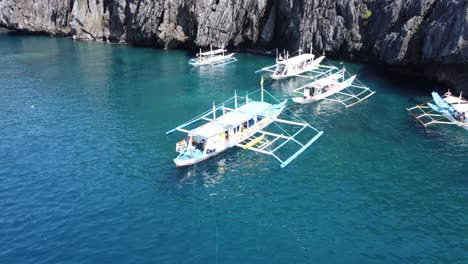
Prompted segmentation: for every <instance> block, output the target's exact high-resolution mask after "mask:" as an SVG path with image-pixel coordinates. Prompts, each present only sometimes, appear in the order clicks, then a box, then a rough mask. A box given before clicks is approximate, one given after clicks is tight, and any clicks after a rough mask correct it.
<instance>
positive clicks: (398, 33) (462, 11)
mask: <svg viewBox="0 0 468 264" xmlns="http://www.w3.org/2000/svg"><path fill="white" fill-rule="evenodd" d="M0 26H3V27H7V28H10V29H17V30H22V31H27V32H43V33H47V34H51V35H66V36H73V37H74V38H77V39H88V40H103V41H110V42H120V43H135V44H137V45H147V46H156V47H164V48H182V47H195V46H208V45H209V44H211V43H212V44H213V45H215V46H222V45H224V46H230V47H240V48H256V49H271V48H274V47H279V48H287V49H289V50H297V49H299V48H302V49H304V50H308V49H310V48H311V47H313V48H314V49H315V50H318V51H320V52H322V51H325V52H327V53H328V54H332V55H334V56H338V57H345V58H351V59H359V60H370V61H374V62H379V63H384V64H388V65H395V66H397V65H398V68H401V65H407V66H408V67H405V69H418V71H420V72H421V73H422V74H426V75H428V76H430V77H437V78H439V79H448V80H451V81H452V82H457V83H464V82H466V83H467V84H468V77H467V76H466V74H467V72H468V67H467V65H468V0H392V1H388V0H67V1H59V0H48V1H45V0H32V1H31V0H0Z"/></svg>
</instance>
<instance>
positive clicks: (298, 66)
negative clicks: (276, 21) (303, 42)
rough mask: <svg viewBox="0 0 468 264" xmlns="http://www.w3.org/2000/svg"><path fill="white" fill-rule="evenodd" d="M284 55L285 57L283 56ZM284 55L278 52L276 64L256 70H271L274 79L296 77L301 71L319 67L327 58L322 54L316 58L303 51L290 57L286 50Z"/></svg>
mask: <svg viewBox="0 0 468 264" xmlns="http://www.w3.org/2000/svg"><path fill="white" fill-rule="evenodd" d="M283 56H284V57H283ZM283 56H281V54H278V51H277V52H276V64H274V65H271V66H267V67H264V68H262V69H260V70H258V71H256V72H270V73H271V75H270V77H271V78H272V79H273V80H280V79H284V78H288V77H294V76H297V75H299V74H301V73H305V72H308V71H311V70H313V69H315V68H317V67H318V65H319V64H320V62H322V60H323V59H324V58H325V57H324V56H321V57H319V58H317V59H314V58H315V56H314V55H313V54H312V52H311V53H303V54H302V53H301V51H300V50H299V55H297V56H295V57H291V58H290V57H289V53H288V52H284V54H283Z"/></svg>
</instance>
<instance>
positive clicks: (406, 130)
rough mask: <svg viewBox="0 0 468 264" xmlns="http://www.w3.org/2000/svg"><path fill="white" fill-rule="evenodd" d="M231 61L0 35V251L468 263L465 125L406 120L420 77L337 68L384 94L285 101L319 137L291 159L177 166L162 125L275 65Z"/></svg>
mask: <svg viewBox="0 0 468 264" xmlns="http://www.w3.org/2000/svg"><path fill="white" fill-rule="evenodd" d="M237 58H238V60H239V61H238V62H237V63H234V64H230V65H227V66H225V67H220V68H216V69H201V70H193V69H191V68H189V67H188V65H187V60H188V59H189V54H187V53H186V52H182V51H162V50H153V49H142V48H132V47H126V46H115V45H108V44H104V43H88V42H74V41H71V40H67V39H54V38H48V37H25V36H8V35H0V94H1V96H0V133H1V137H0V212H1V213H0V263H377V262H378V263H399V262H403V263H420V262H423V263H468V253H467V252H468V207H467V202H468V167H467V165H468V164H467V162H468V133H467V132H466V131H464V130H462V129H459V128H456V127H435V128H432V129H427V130H426V129H424V128H422V127H421V126H420V125H418V124H417V123H416V122H415V121H414V120H412V118H411V117H410V116H409V115H408V114H407V113H406V111H405V107H409V106H412V105H414V104H416V103H419V102H423V101H425V100H428V99H429V95H430V91H431V90H432V89H436V90H438V91H444V90H445V89H444V88H443V87H440V86H437V85H433V84H432V85H431V84H430V83H429V84H428V83H426V82H424V81H422V80H418V79H416V78H412V79H411V80H409V79H408V80H405V79H401V78H399V79H392V78H390V77H389V76H382V75H381V74H379V73H378V72H376V71H375V70H374V69H372V68H371V67H366V66H364V65H356V64H347V68H348V70H349V71H352V72H355V73H358V74H359V78H360V80H361V81H363V82H364V83H365V84H367V85H368V86H370V87H372V88H373V89H375V90H376V91H377V93H376V94H375V95H374V96H373V97H371V98H370V99H369V100H367V101H366V102H364V103H362V104H359V105H357V106H354V107H352V108H349V109H344V108H343V107H341V106H340V105H337V104H334V103H331V102H322V103H318V104H311V105H305V106H300V107H299V106H294V105H292V106H291V107H292V108H293V110H294V111H295V112H296V113H297V114H299V115H300V116H301V117H303V118H304V119H305V120H307V121H308V122H310V123H311V124H313V125H314V126H315V127H317V128H318V129H320V130H323V131H324V132H325V134H324V135H323V136H322V137H321V138H320V139H319V140H318V141H317V142H316V143H315V144H313V145H312V147H311V148H309V149H308V150H307V151H306V152H304V153H303V155H301V156H300V157H299V158H298V159H296V160H295V161H294V162H293V163H291V164H290V165H289V166H288V167H286V168H284V169H280V168H279V164H278V163H277V162H276V161H275V160H273V159H272V158H270V157H265V156H262V155H258V154H256V153H253V152H250V151H243V150H241V149H233V150H230V151H227V152H226V153H224V154H222V155H220V156H218V157H216V158H214V159H211V160H209V161H207V162H204V163H202V164H200V165H198V166H197V167H196V168H194V167H192V168H189V169H178V168H175V167H174V164H173V162H172V159H173V158H174V157H175V156H176V152H175V143H176V142H177V141H178V140H179V139H181V138H183V137H184V135H181V134H176V135H170V136H165V135H164V132H166V131H167V130H169V129H171V128H173V127H175V126H176V125H178V124H179V123H181V122H183V121H185V120H187V119H189V118H191V117H192V116H194V115H196V114H197V113H199V112H202V111H204V110H206V109H208V108H210V106H211V104H212V101H213V100H216V101H222V100H224V99H227V98H228V97H230V96H232V94H233V91H234V89H236V90H237V92H238V93H245V91H252V90H254V89H257V88H258V83H259V80H258V79H259V77H258V75H255V74H253V72H254V71H255V70H257V69H259V68H261V67H262V66H264V65H268V64H271V63H272V61H273V58H271V57H263V56H254V55H249V54H238V55H237ZM295 82H296V81H295V80H289V81H284V82H279V83H274V84H272V83H268V84H267V85H266V89H267V90H268V91H270V92H271V93H273V94H275V95H277V96H278V97H280V98H288V97H289V94H290V90H291V87H293V86H294V85H295V84H296V83H295Z"/></svg>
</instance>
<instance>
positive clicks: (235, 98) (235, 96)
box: [234, 90, 237, 109]
mask: <svg viewBox="0 0 468 264" xmlns="http://www.w3.org/2000/svg"><path fill="white" fill-rule="evenodd" d="M234 109H237V92H236V90H234Z"/></svg>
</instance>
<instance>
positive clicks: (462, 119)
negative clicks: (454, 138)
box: [460, 112, 466, 123]
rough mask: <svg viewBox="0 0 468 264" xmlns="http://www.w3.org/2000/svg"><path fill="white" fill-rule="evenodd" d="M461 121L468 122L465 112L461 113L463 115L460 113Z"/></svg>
mask: <svg viewBox="0 0 468 264" xmlns="http://www.w3.org/2000/svg"><path fill="white" fill-rule="evenodd" d="M460 122H462V123H464V122H466V116H465V112H462V113H461V115H460Z"/></svg>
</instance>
